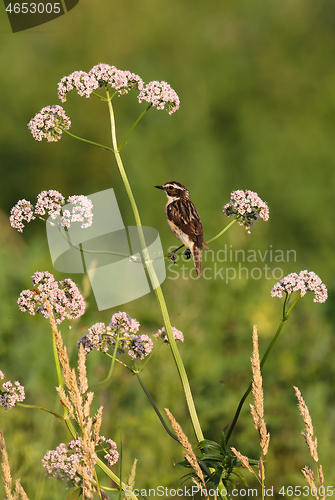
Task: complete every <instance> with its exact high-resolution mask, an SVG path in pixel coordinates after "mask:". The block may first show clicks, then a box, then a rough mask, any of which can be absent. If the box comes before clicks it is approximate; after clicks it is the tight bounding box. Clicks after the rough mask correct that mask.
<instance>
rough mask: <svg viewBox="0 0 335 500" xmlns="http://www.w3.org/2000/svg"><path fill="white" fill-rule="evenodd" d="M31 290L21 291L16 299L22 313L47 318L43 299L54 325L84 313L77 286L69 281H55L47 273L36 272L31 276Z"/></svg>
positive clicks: (83, 301) (82, 300)
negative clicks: (48, 307)
mask: <svg viewBox="0 0 335 500" xmlns="http://www.w3.org/2000/svg"><path fill="white" fill-rule="evenodd" d="M32 284H33V288H32V289H30V290H23V291H22V292H21V293H20V297H19V298H18V301H17V303H18V306H19V309H20V310H21V311H22V312H26V311H28V312H29V314H32V315H34V314H35V313H38V314H42V315H43V316H44V317H45V318H48V317H49V315H48V311H47V308H46V304H45V299H48V301H49V303H50V306H51V310H52V312H53V315H54V317H55V321H56V323H62V321H64V319H65V318H69V319H76V318H79V317H80V316H82V315H83V314H84V312H85V300H84V298H83V296H82V295H81V293H80V292H79V289H78V287H77V285H76V284H75V283H74V282H73V281H72V280H70V279H68V278H67V279H65V280H63V281H59V282H58V281H56V280H55V278H54V276H53V275H52V274H51V273H49V272H47V271H46V272H37V273H35V274H34V275H33V276H32Z"/></svg>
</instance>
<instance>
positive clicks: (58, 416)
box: [15, 403, 66, 420]
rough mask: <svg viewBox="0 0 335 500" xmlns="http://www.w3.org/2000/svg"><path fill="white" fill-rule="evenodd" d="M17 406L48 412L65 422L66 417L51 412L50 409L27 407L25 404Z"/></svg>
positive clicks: (17, 404)
mask: <svg viewBox="0 0 335 500" xmlns="http://www.w3.org/2000/svg"><path fill="white" fill-rule="evenodd" d="M15 406H20V407H21V408H29V409H32V410H42V411H46V412H48V413H51V415H54V416H55V417H56V418H59V419H62V420H65V419H66V417H64V415H60V414H59V413H56V412H55V411H52V410H49V409H48V408H44V406H36V405H25V404H23V403H16V404H15Z"/></svg>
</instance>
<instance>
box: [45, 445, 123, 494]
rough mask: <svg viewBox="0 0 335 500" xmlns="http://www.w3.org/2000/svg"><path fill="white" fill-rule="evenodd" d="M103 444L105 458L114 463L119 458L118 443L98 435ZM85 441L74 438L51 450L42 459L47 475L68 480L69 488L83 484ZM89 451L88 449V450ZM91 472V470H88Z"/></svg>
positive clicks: (95, 456)
mask: <svg viewBox="0 0 335 500" xmlns="http://www.w3.org/2000/svg"><path fill="white" fill-rule="evenodd" d="M97 444H102V448H103V449H104V451H105V456H104V458H105V459H106V461H107V463H108V465H109V466H112V465H114V464H115V463H116V462H117V461H118V459H119V453H118V452H117V450H116V444H115V442H114V441H113V440H112V439H106V438H105V437H104V436H99V437H98V443H97ZM85 448H87V445H86V446H85V443H84V442H83V440H82V439H81V438H78V439H73V440H72V441H70V442H69V444H68V445H67V446H66V445H65V443H60V444H59V445H58V446H57V448H56V449H55V450H49V451H47V453H46V454H45V455H44V457H43V459H42V464H43V467H44V468H45V472H46V475H47V476H49V477H54V478H56V479H59V480H63V481H66V485H67V487H68V488H70V487H75V486H76V487H80V486H82V482H83V477H82V471H83V468H84V467H85ZM86 453H87V450H86ZM97 458H98V457H97V454H96V453H94V454H93V462H94V464H95V463H96V462H97ZM87 472H88V474H89V471H87Z"/></svg>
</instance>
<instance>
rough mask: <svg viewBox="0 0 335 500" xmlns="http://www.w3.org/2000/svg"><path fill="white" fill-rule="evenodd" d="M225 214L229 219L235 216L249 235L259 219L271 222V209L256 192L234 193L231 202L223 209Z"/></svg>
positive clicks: (240, 191) (239, 191)
mask: <svg viewBox="0 0 335 500" xmlns="http://www.w3.org/2000/svg"><path fill="white" fill-rule="evenodd" d="M223 213H224V214H225V215H226V216H227V217H229V216H230V215H233V216H235V219H236V220H237V221H238V223H239V224H240V225H241V226H243V227H245V229H246V230H247V231H248V233H250V231H249V229H250V228H251V227H252V226H253V225H254V224H255V222H256V221H257V220H258V219H259V218H261V219H263V220H264V221H267V220H269V207H268V206H267V204H266V203H265V202H264V201H263V200H261V198H260V197H259V196H258V194H257V193H255V192H254V191H242V190H238V191H233V192H232V193H231V195H230V202H229V203H227V205H225V206H224V207H223Z"/></svg>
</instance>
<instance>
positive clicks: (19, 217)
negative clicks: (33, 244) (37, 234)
mask: <svg viewBox="0 0 335 500" xmlns="http://www.w3.org/2000/svg"><path fill="white" fill-rule="evenodd" d="M34 219H36V217H35V215H34V206H33V205H32V204H31V203H30V201H27V200H25V199H23V200H19V201H18V202H17V204H16V205H14V207H13V208H12V209H11V211H10V217H9V222H10V225H11V226H12V227H13V228H14V229H17V230H18V231H19V233H22V231H23V228H24V224H23V221H26V222H31V221H32V220H34Z"/></svg>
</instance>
